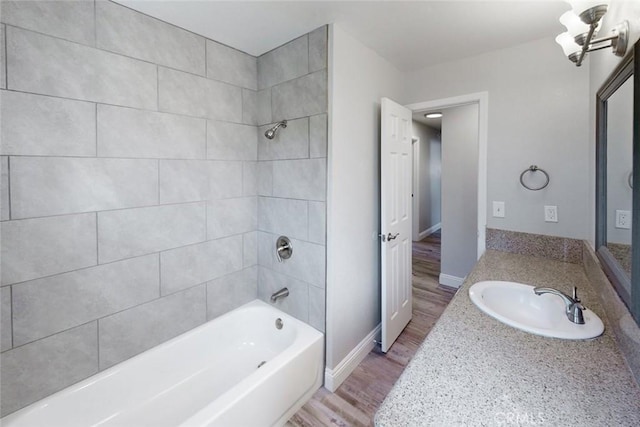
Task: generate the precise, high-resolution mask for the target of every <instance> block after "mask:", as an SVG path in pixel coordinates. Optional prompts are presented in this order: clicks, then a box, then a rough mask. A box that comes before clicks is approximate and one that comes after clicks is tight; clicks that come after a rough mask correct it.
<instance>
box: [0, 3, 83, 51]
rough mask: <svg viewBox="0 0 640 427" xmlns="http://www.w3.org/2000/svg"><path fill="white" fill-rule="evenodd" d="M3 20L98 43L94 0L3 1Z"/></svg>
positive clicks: (81, 41) (66, 37)
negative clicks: (96, 40) (96, 39)
mask: <svg viewBox="0 0 640 427" xmlns="http://www.w3.org/2000/svg"><path fill="white" fill-rule="evenodd" d="M2 22H5V23H7V24H10V25H15V26H16V27H22V28H26V29H28V30H33V31H37V32H39V33H44V34H48V35H50V36H55V37H60V38H62V39H66V40H71V41H74V42H78V43H82V44H86V45H91V46H93V45H95V21H94V7H93V1H77V0H75V1H62V0H56V1H23V0H15V1H14V0H3V1H2Z"/></svg>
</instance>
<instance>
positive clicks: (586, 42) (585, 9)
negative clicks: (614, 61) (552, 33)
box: [556, 0, 629, 67]
mask: <svg viewBox="0 0 640 427" xmlns="http://www.w3.org/2000/svg"><path fill="white" fill-rule="evenodd" d="M565 1H566V2H567V3H569V4H570V5H571V7H572V10H570V11H568V12H565V13H564V14H563V15H562V16H561V17H560V23H561V24H562V25H564V26H565V27H566V28H567V31H566V32H564V33H562V34H560V35H559V36H558V37H556V42H557V43H558V44H559V45H560V46H562V50H563V51H564V54H565V56H567V57H568V58H569V59H570V60H571V61H572V62H574V63H575V64H576V66H578V67H579V66H580V65H582V61H583V59H584V57H585V55H586V54H587V52H593V51H594V50H600V49H606V48H608V47H611V48H612V49H613V53H614V55H617V56H624V54H625V53H626V52H627V45H628V41H629V22H628V21H623V22H622V23H620V24H618V25H616V26H615V28H613V30H612V31H611V35H609V36H607V37H601V38H594V37H595V36H596V35H597V33H598V30H599V29H600V24H601V19H602V17H603V16H604V14H605V13H607V8H608V7H609V1H610V0H565ZM607 42H608V43H607Z"/></svg>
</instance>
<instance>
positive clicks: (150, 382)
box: [0, 300, 323, 427]
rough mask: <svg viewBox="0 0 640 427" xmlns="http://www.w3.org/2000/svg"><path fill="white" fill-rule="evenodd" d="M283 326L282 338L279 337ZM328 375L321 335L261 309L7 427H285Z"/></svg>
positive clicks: (256, 305)
mask: <svg viewBox="0 0 640 427" xmlns="http://www.w3.org/2000/svg"><path fill="white" fill-rule="evenodd" d="M277 318H281V319H282V321H283V327H282V329H277V328H276V325H275V324H276V319H277ZM263 361H266V363H264V364H263V365H262V366H261V367H260V368H258V365H260V364H261V363H262V362H263ZM322 370H323V337H322V334H321V333H320V332H318V331H316V330H315V329H313V328H312V327H310V326H308V325H306V324H304V323H302V322H300V321H299V320H297V319H294V318H293V317H291V316H288V315H287V314H285V313H283V312H281V311H279V310H276V309H274V308H272V307H271V306H269V305H267V304H265V303H263V302H262V301H258V300H256V301H253V302H250V303H248V304H246V305H244V306H242V307H240V308H238V309H236V310H234V311H232V312H230V313H227V314H225V315H224V316H221V317H219V318H217V319H214V320H212V321H210V322H208V323H205V324H204V325H202V326H200V327H198V328H196V329H193V330H191V331H189V332H187V333H185V334H183V335H180V336H178V337H176V338H174V339H172V340H170V341H167V342H166V343H164V344H162V345H160V346H158V347H155V348H153V349H151V350H148V351H146V352H144V353H142V354H140V355H138V356H136V357H134V358H132V359H129V360H127V361H125V362H123V363H121V364H119V365H116V366H114V367H112V368H109V369H107V370H105V371H103V372H100V373H99V374H96V375H94V376H93V377H90V378H87V379H86V380H84V381H82V382H80V383H77V384H75V385H73V386H71V387H68V388H66V389H64V390H62V391H59V392H58V393H56V394H53V395H51V396H49V397H47V398H45V399H42V400H40V401H38V402H36V403H34V404H32V405H30V406H27V407H26V408H23V409H21V410H19V411H17V412H15V413H13V414H10V415H8V416H6V417H5V418H3V419H2V420H0V424H1V425H2V427H21V426H29V427H36V426H37V427H40V426H47V427H63V426H64V427H73V426H78V427H86V426H105V427H106V426H123V427H143V426H145V427H146V426H149V427H152V426H153V427H156V426H172V427H173V426H243V427H244V426H271V425H282V424H284V423H285V422H286V421H287V420H288V419H289V418H290V417H291V416H292V415H293V414H294V413H295V412H296V411H297V410H298V409H299V408H300V407H301V406H302V405H303V404H304V402H305V401H306V400H307V399H308V398H309V397H311V395H312V394H313V393H314V392H315V391H316V390H317V389H318V388H319V387H320V385H321V384H322Z"/></svg>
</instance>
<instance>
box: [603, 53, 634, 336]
mask: <svg viewBox="0 0 640 427" xmlns="http://www.w3.org/2000/svg"><path fill="white" fill-rule="evenodd" d="M639 64H640V42H638V43H636V45H635V46H634V49H633V52H631V54H629V55H628V56H627V57H625V59H624V60H623V61H622V62H621V63H620V65H619V66H618V67H617V68H616V69H615V70H614V71H613V73H612V74H611V76H609V78H608V79H607V80H606V81H605V82H604V84H603V85H602V87H601V88H600V90H599V91H598V94H597V108H596V115H597V117H596V126H597V128H596V249H597V254H598V257H599V258H600V261H601V262H602V267H603V269H604V271H605V273H606V274H607V276H608V277H609V279H610V281H611V283H612V284H613V286H614V287H615V289H616V291H617V292H618V294H619V295H620V297H621V298H622V300H623V301H624V302H625V304H626V305H627V307H628V308H629V310H630V311H631V314H632V315H633V317H634V319H635V320H636V322H637V323H638V324H639V325H640V214H637V215H634V214H633V212H636V213H640V117H639V116H640V96H639V93H640V75H639V74H640V68H639V67H640V65H639ZM636 217H638V218H636ZM634 259H635V260H637V261H636V262H633V260H634Z"/></svg>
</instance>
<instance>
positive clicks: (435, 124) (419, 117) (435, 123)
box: [411, 109, 444, 130]
mask: <svg viewBox="0 0 640 427" xmlns="http://www.w3.org/2000/svg"><path fill="white" fill-rule="evenodd" d="M433 112H435V111H433ZM438 112H442V113H444V111H443V110H442V109H439V110H438ZM425 113H426V111H421V112H419V113H413V114H412V115H411V118H412V119H413V121H415V122H420V123H422V124H425V125H427V126H429V127H431V128H434V129H438V130H441V129H442V117H439V118H437V119H427V118H426V117H425V116H424V115H425Z"/></svg>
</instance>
